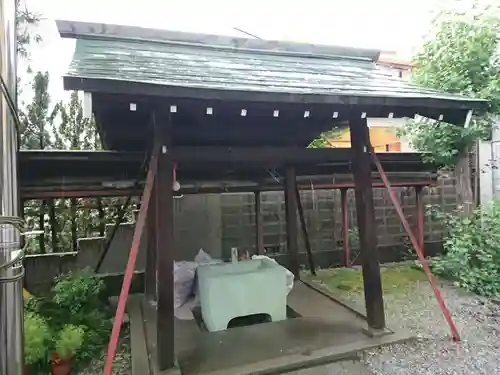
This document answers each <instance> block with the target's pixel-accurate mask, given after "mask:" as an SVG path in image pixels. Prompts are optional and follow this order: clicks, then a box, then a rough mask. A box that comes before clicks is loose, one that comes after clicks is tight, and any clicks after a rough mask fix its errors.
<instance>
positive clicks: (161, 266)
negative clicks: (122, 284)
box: [156, 124, 175, 371]
mask: <svg viewBox="0 0 500 375" xmlns="http://www.w3.org/2000/svg"><path fill="white" fill-rule="evenodd" d="M160 125H161V124H160ZM162 139H163V140H164V142H162V146H161V149H160V154H159V158H158V172H157V185H156V189H157V197H158V198H157V202H158V205H157V207H156V210H157V211H156V217H157V230H156V233H157V241H158V242H157V253H156V264H157V291H158V292H157V293H158V305H157V320H156V321H157V337H156V338H157V347H156V348H157V353H156V355H157V359H158V367H159V369H160V371H161V370H165V369H168V368H172V367H174V363H175V354H174V280H173V269H174V267H173V261H174V225H173V224H174V222H173V220H174V217H173V192H172V183H173V178H172V173H173V168H172V157H171V153H170V150H169V148H168V139H167V137H166V136H163V137H162Z"/></svg>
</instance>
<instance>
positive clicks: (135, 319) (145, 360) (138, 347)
mask: <svg viewBox="0 0 500 375" xmlns="http://www.w3.org/2000/svg"><path fill="white" fill-rule="evenodd" d="M127 311H128V316H129V319H130V350H131V355H132V375H145V374H149V373H150V363H149V357H148V350H147V345H146V333H145V330H144V319H143V314H142V308H141V297H140V296H130V298H129V300H128V303H127Z"/></svg>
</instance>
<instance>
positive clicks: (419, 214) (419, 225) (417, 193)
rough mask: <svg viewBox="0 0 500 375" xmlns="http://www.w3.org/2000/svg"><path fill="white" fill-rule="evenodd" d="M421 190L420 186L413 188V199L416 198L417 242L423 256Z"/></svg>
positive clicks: (423, 216)
mask: <svg viewBox="0 0 500 375" xmlns="http://www.w3.org/2000/svg"><path fill="white" fill-rule="evenodd" d="M423 195H424V194H423V189H422V186H415V197H416V202H415V204H416V206H417V240H418V244H419V245H420V248H421V249H422V253H423V255H424V256H425V251H424V219H425V212H424V200H423Z"/></svg>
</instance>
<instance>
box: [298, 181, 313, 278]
mask: <svg viewBox="0 0 500 375" xmlns="http://www.w3.org/2000/svg"><path fill="white" fill-rule="evenodd" d="M295 196H296V199H297V208H298V210H299V219H300V228H301V229H302V237H304V245H305V247H306V252H307V260H308V262H309V271H311V274H312V275H314V276H316V267H315V266H314V258H313V254H312V249H311V241H309V234H308V233H307V226H306V218H305V217H304V208H303V207H302V201H301V200H300V193H299V187H298V186H297V184H295Z"/></svg>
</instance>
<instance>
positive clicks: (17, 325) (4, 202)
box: [0, 0, 24, 375]
mask: <svg viewBox="0 0 500 375" xmlns="http://www.w3.org/2000/svg"><path fill="white" fill-rule="evenodd" d="M0 23H1V25H0V27H1V28H2V29H1V33H0V74H1V77H2V81H3V83H4V84H5V85H2V86H3V87H4V88H5V89H6V90H7V92H2V95H1V96H0V179H1V180H0V181H1V186H0V216H9V217H18V216H20V215H19V200H18V183H17V177H18V173H17V150H18V145H17V132H16V127H15V123H14V119H15V113H13V111H12V109H11V108H9V105H8V97H9V96H10V98H12V99H14V98H16V54H17V48H16V0H2V1H0ZM14 102H15V99H14ZM20 248H21V241H20V231H19V229H17V228H15V227H14V226H12V225H9V224H0V374H2V375H22V374H23V367H24V363H23V293H22V289H23V286H22V282H23V281H22V279H23V275H24V268H23V265H22V262H14V263H13V264H10V263H12V261H13V260H14V258H15V257H18V256H19V255H20V254H21V253H20V252H19V251H18V250H20ZM18 259H19V258H18ZM7 264H10V265H9V266H5V265H7ZM2 265H3V266H4V267H2Z"/></svg>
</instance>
